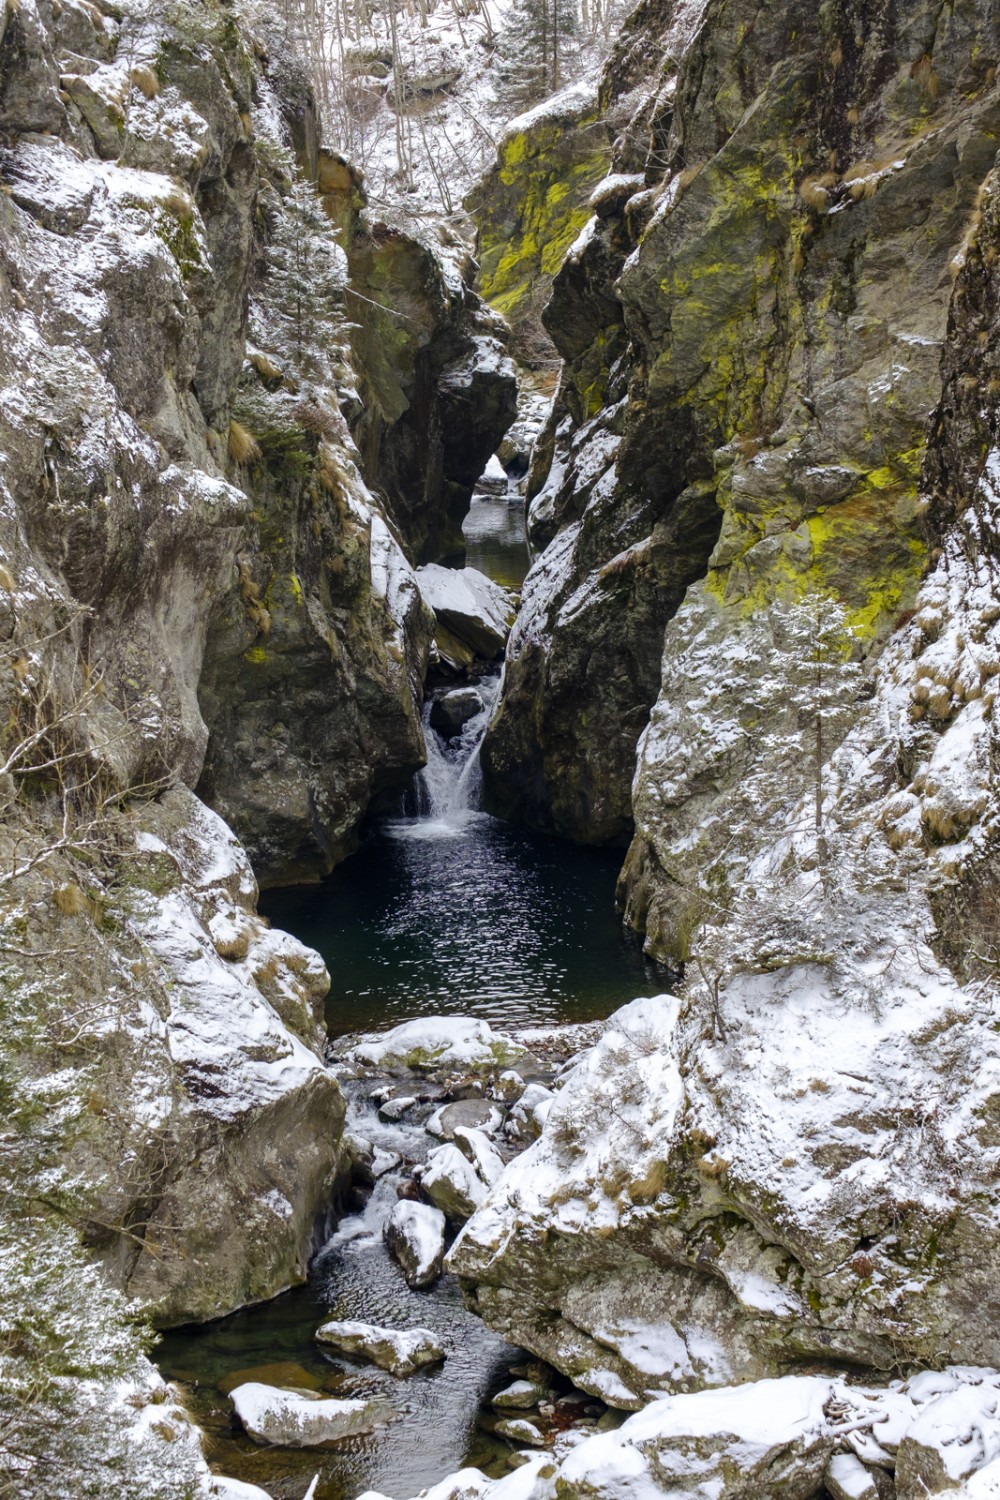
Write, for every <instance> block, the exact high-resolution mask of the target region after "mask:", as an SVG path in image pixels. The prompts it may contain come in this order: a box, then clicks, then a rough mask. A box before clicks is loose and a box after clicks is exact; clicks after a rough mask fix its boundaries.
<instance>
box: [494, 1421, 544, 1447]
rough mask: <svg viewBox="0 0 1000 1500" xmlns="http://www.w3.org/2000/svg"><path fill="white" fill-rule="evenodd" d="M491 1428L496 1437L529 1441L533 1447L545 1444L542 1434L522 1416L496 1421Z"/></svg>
mask: <svg viewBox="0 0 1000 1500" xmlns="http://www.w3.org/2000/svg"><path fill="white" fill-rule="evenodd" d="M493 1430H494V1432H496V1434H497V1435H498V1437H505V1438H507V1439H509V1441H510V1442H512V1443H529V1444H530V1445H531V1446H532V1447H533V1448H543V1447H544V1446H545V1437H544V1435H543V1434H542V1433H541V1432H540V1431H539V1430H538V1428H537V1427H536V1426H535V1424H534V1422H528V1421H526V1420H525V1419H524V1417H509V1418H507V1419H505V1420H504V1421H503V1422H498V1423H497V1425H496V1427H495V1428H494V1429H493Z"/></svg>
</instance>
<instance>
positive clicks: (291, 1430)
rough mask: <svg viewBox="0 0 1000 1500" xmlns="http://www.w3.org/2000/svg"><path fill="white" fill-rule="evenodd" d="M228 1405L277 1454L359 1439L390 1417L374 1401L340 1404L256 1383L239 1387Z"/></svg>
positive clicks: (307, 1392) (232, 1393)
mask: <svg viewBox="0 0 1000 1500" xmlns="http://www.w3.org/2000/svg"><path fill="white" fill-rule="evenodd" d="M230 1400H231V1401H232V1403H233V1406H234V1407H235V1408H236V1415H237V1416H238V1417H239V1419H240V1421H241V1422H242V1424H243V1426H244V1428H245V1429H246V1431H247V1434H248V1435H249V1436H250V1437H251V1438H253V1440H254V1442H255V1443H260V1444H262V1445H269V1446H272V1447H279V1448H314V1447H317V1446H318V1445H319V1444H321V1443H335V1442H338V1441H339V1440H340V1439H341V1438H346V1437H357V1436H358V1435H359V1434H360V1433H364V1432H373V1431H374V1430H375V1428H376V1427H378V1426H380V1425H381V1423H382V1422H384V1421H385V1420H386V1416H387V1414H386V1411H385V1408H384V1407H381V1406H380V1405H379V1403H378V1402H375V1401H361V1400H355V1401H338V1400H336V1399H335V1398H334V1397H323V1396H316V1395H314V1394H313V1393H312V1392H311V1391H293V1390H282V1389H281V1388H280V1387H279V1386H273V1385H262V1384H260V1383H259V1382H257V1381H248V1382H247V1383H246V1385H238V1386H237V1387H236V1389H235V1390H234V1391H231V1392H230Z"/></svg>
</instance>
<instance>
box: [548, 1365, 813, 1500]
mask: <svg viewBox="0 0 1000 1500" xmlns="http://www.w3.org/2000/svg"><path fill="white" fill-rule="evenodd" d="M831 1389H832V1386H831V1382H830V1381H829V1380H823V1379H821V1378H819V1377H816V1376H797V1377H788V1378H786V1379H784V1380H764V1381H760V1382H758V1383H757V1384H756V1385H746V1386H731V1387H728V1388H727V1387H723V1388H722V1389H719V1390H714V1391H698V1392H695V1393H694V1394H691V1395H687V1394H684V1395H677V1396H667V1397H664V1398H663V1399H662V1400H659V1401H653V1402H652V1403H651V1404H650V1405H649V1406H647V1407H645V1409H644V1410H642V1411H640V1412H637V1413H636V1414H635V1416H633V1417H630V1418H629V1419H628V1421H627V1422H625V1423H624V1424H623V1425H622V1426H621V1427H620V1428H618V1430H617V1431H615V1432H608V1433H601V1434H599V1435H596V1436H594V1437H592V1438H588V1439H587V1440H586V1442H584V1443H581V1444H580V1445H579V1447H577V1448H575V1449H574V1450H573V1451H572V1452H571V1453H570V1454H569V1456H568V1457H567V1458H566V1459H565V1460H564V1461H563V1464H562V1468H561V1472H560V1476H559V1492H560V1493H562V1494H565V1495H572V1496H573V1497H574V1500H577V1497H579V1500H584V1497H587V1500H590V1497H594V1500H597V1497H601V1500H612V1497H617V1496H620V1495H621V1493H622V1487H623V1484H624V1482H625V1480H626V1476H629V1478H628V1481H627V1490H628V1491H629V1492H631V1493H636V1494H643V1493H648V1494H654V1493H659V1492H666V1494H668V1495H676V1496H685V1497H687V1496H695V1495H711V1496H712V1500H762V1496H765V1495H766V1496H767V1497H768V1500H813V1497H814V1496H817V1495H819V1493H820V1491H821V1489H822V1484H823V1474H824V1471H825V1469H826V1466H827V1463H828V1461H829V1458H830V1455H831V1453H832V1452H833V1448H834V1441H835V1440H834V1438H833V1436H832V1434H831V1432H830V1430H829V1424H828V1422H827V1419H826V1416H825V1412H824V1407H825V1405H826V1403H827V1401H828V1400H829V1398H830V1394H831Z"/></svg>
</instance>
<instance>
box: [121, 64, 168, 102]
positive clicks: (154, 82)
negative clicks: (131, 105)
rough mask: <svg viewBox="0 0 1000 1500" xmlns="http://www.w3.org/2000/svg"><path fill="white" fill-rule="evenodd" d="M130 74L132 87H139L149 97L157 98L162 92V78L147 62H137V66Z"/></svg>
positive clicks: (141, 92)
mask: <svg viewBox="0 0 1000 1500" xmlns="http://www.w3.org/2000/svg"><path fill="white" fill-rule="evenodd" d="M128 76H129V82H130V83H131V85H132V87H133V88H136V89H138V90H139V92H140V94H144V95H145V97H146V98H147V99H155V98H156V96H157V94H158V93H159V92H160V80H159V79H158V78H157V76H156V74H155V73H154V71H153V69H152V68H150V67H148V66H147V65H146V63H136V65H135V67H134V68H131V69H130V70H129V75H128Z"/></svg>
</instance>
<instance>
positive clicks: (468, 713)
mask: <svg viewBox="0 0 1000 1500" xmlns="http://www.w3.org/2000/svg"><path fill="white" fill-rule="evenodd" d="M485 706H486V705H485V703H484V702H483V698H482V694H481V693H480V692H479V690H478V688H474V687H461V688H452V690H451V692H449V693H444V694H443V695H442V696H441V697H440V698H435V699H434V702H433V703H432V704H431V728H432V729H436V730H437V732H438V734H443V735H445V737H446V738H450V737H451V736H452V735H456V734H459V733H461V729H462V726H463V724H467V723H468V722H469V720H470V719H474V718H475V717H476V715H477V714H481V713H482V711H483V709H484V708H485Z"/></svg>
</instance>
